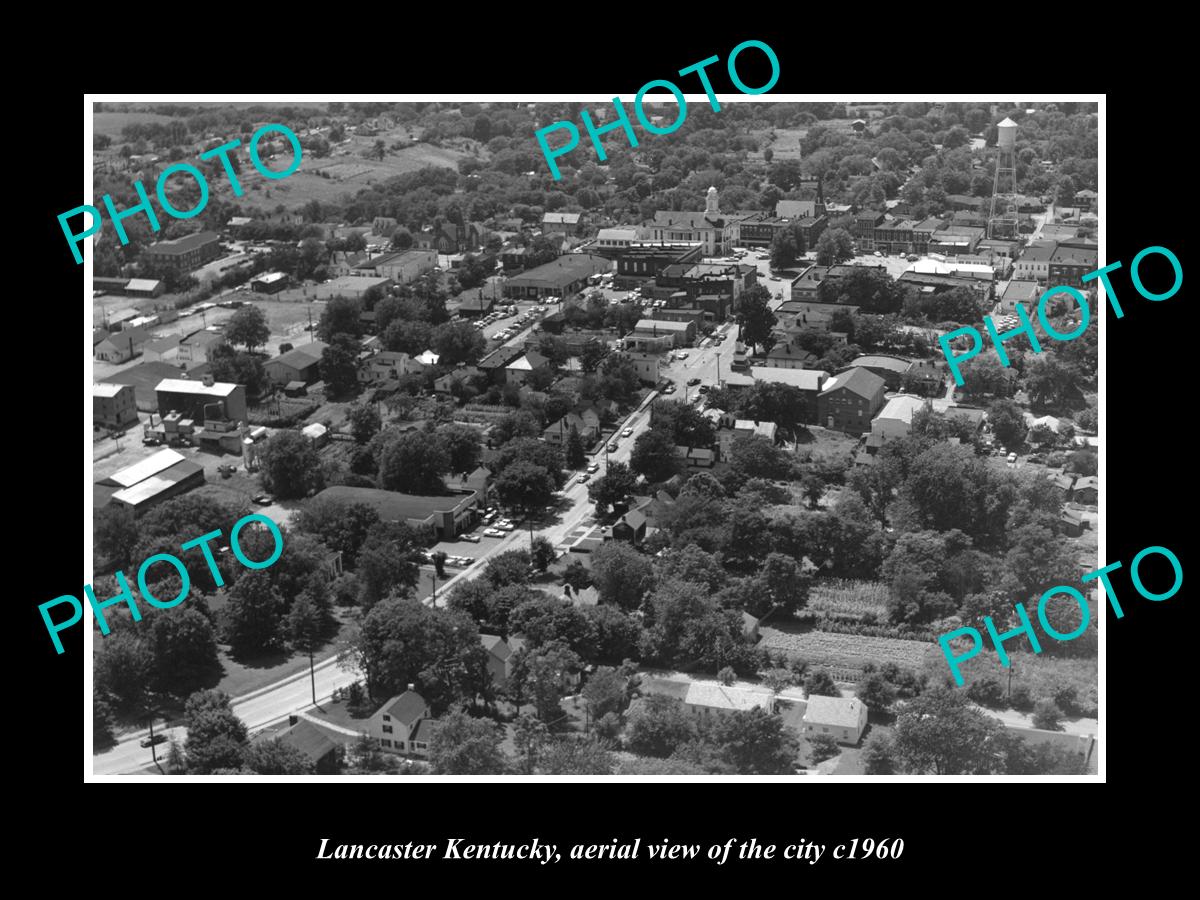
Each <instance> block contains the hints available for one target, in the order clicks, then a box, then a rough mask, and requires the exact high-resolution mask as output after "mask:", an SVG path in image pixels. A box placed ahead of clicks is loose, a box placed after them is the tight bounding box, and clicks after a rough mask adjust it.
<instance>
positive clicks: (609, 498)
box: [588, 462, 637, 514]
mask: <svg viewBox="0 0 1200 900" xmlns="http://www.w3.org/2000/svg"><path fill="white" fill-rule="evenodd" d="M635 487H637V478H636V477H635V476H634V474H633V472H631V471H630V470H629V466H627V465H625V463H620V462H610V463H609V464H608V466H607V467H606V468H605V470H604V474H603V475H602V476H600V477H599V478H597V479H595V480H594V481H593V482H592V483H591V484H589V485H588V497H589V498H590V499H591V501H592V502H593V503H595V504H596V511H597V513H600V514H603V513H605V512H607V510H608V507H609V506H610V505H613V504H617V503H621V502H623V501H624V500H625V498H626V497H628V496H629V495H630V494H632V493H633V491H634V488H635Z"/></svg>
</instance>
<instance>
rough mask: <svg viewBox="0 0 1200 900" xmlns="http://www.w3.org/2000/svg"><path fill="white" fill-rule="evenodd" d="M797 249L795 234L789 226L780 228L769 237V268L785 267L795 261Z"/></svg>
mask: <svg viewBox="0 0 1200 900" xmlns="http://www.w3.org/2000/svg"><path fill="white" fill-rule="evenodd" d="M798 253H799V250H798V249H797V247H796V236H795V234H794V233H793V232H792V230H791V229H790V228H781V229H779V230H778V231H777V232H775V237H774V238H772V239H771V268H772V269H786V268H787V267H788V266H790V265H792V263H794V262H795V261H796V255H797V254H798Z"/></svg>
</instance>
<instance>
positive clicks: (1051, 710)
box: [1033, 700, 1063, 731]
mask: <svg viewBox="0 0 1200 900" xmlns="http://www.w3.org/2000/svg"><path fill="white" fill-rule="evenodd" d="M1061 718H1062V710H1061V709H1059V708H1058V705H1057V704H1056V703H1055V702H1054V701H1053V700H1039V701H1038V702H1037V704H1036V705H1035V706H1034V707H1033V727H1034V728H1041V729H1043V730H1045V731H1062V730H1063V727H1062V725H1061V724H1060V722H1059V719H1061Z"/></svg>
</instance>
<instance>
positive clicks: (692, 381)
mask: <svg viewBox="0 0 1200 900" xmlns="http://www.w3.org/2000/svg"><path fill="white" fill-rule="evenodd" d="M699 383H700V379H699V378H689V379H688V387H695V386H696V385H698V384H699Z"/></svg>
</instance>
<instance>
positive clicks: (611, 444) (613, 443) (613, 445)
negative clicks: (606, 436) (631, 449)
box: [608, 441, 617, 453]
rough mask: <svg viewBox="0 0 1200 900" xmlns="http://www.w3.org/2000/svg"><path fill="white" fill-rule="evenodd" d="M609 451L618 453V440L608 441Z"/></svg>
mask: <svg viewBox="0 0 1200 900" xmlns="http://www.w3.org/2000/svg"><path fill="white" fill-rule="evenodd" d="M608 452H609V453H616V452H617V442H616V441H609V442H608Z"/></svg>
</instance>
